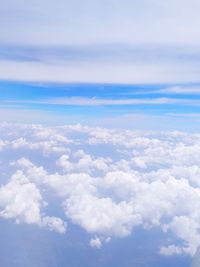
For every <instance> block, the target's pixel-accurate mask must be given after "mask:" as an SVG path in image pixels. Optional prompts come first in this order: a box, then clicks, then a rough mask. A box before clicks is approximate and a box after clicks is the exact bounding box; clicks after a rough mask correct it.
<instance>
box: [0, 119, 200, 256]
mask: <svg viewBox="0 0 200 267" xmlns="http://www.w3.org/2000/svg"><path fill="white" fill-rule="evenodd" d="M13 129H15V131H14V130H13ZM0 139H1V140H2V143H3V144H4V145H3V146H2V147H1V151H0V153H1V156H2V159H3V160H2V163H3V165H4V166H6V168H7V169H6V170H7V171H6V172H5V171H4V173H2V178H3V180H4V181H5V183H3V184H2V185H1V188H0V217H1V218H2V219H14V220H15V221H16V222H17V223H27V224H37V225H39V227H46V228H48V229H49V230H51V231H57V232H58V233H64V232H65V231H66V228H67V222H68V223H69V225H70V224H71V223H73V224H76V225H79V226H80V227H82V228H83V229H85V230H86V231H87V232H88V233H90V234H92V235H94V236H95V237H94V238H92V239H91V240H90V246H92V247H96V248H100V247H101V246H102V244H103V243H107V242H109V241H110V238H111V237H119V238H122V237H126V236H128V235H130V234H132V233H133V231H137V228H138V227H140V228H141V227H142V228H143V229H144V230H146V231H148V230H149V229H152V228H159V229H160V230H161V231H163V234H164V235H166V236H167V235H170V236H172V237H173V240H172V238H171V243H167V241H166V242H165V243H163V246H161V247H160V251H159V253H161V254H164V255H172V254H182V253H188V254H191V255H193V254H194V253H195V252H196V250H197V248H198V247H199V245H200V241H199V240H200V231H199V229H200V223H199V218H200V212H199V202H200V182H199V175H200V154H199V151H200V135H199V134H188V133H183V132H152V131H151V132H147V131H146V132H141V131H127V130H114V129H105V128H104V129H103V128H98V127H86V126H81V125H65V126H59V127H47V126H42V125H21V124H18V125H17V124H16V125H13V124H2V125H1V131H0ZM16 140H18V141H16ZM24 140H26V141H24ZM49 140H50V141H52V140H53V146H50V149H48V154H46V153H44V149H43V148H44V144H46V142H48V141H49ZM13 144H15V145H13ZM16 144H17V145H16ZM21 144H23V145H21ZM24 144H25V145H24ZM27 144H29V145H27ZM30 144H31V146H30ZM38 144H40V146H39V147H38ZM55 147H59V148H62V149H59V151H57V150H56V151H55V149H54V148H55ZM4 155H5V157H4ZM8 155H9V156H8ZM48 193H50V194H51V195H52V194H53V196H54V198H56V200H57V201H58V202H59V204H60V208H61V209H62V212H63V217H62V218H61V217H60V218H59V217H57V216H54V214H52V212H51V214H49V213H48V212H47V210H48V209H47V207H49V208H51V201H52V200H51V199H50V198H48V197H47V196H48V195H49V194H48ZM68 227H69V226H68Z"/></svg>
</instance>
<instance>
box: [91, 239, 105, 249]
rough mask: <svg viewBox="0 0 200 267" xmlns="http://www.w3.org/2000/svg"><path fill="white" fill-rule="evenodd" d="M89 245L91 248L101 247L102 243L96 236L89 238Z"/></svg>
mask: <svg viewBox="0 0 200 267" xmlns="http://www.w3.org/2000/svg"><path fill="white" fill-rule="evenodd" d="M90 246H91V247H92V248H101V246H102V244H101V240H100V239H99V238H98V237H96V238H92V239H91V240H90Z"/></svg>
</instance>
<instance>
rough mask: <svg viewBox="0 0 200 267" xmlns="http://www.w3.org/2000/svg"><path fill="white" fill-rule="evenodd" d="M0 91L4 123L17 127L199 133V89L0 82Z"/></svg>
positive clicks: (191, 85)
mask: <svg viewBox="0 0 200 267" xmlns="http://www.w3.org/2000/svg"><path fill="white" fill-rule="evenodd" d="M0 88H1V92H0V99H1V111H0V113H1V114H2V115H1V117H2V119H3V120H5V115H3V114H6V112H7V120H8V121H14V122H17V121H18V120H20V121H21V122H36V123H45V122H48V123H50V124H62V123H83V124H93V125H101V126H107V127H108V126H109V127H112V126H113V127H122V128H132V129H134V128H136V129H150V130H165V129H168V130H185V131H198V130H199V126H198V122H199V119H200V94H199V90H200V85H199V84H198V83H197V84H195V83H193V84H191V83H189V84H150V85H149V84H144V85H141V84H138V85H137V84H135V85H124V84H102V83H99V84H90V83H86V84H84V83H71V84H69V83H67V84H66V83H64V84H63V83H45V82H40V83H39V82H32V83H31V82H29V83H28V82H19V81H18V82H14V81H1V82H0ZM52 116H53V117H54V119H51V118H52ZM151 122H152V123H151Z"/></svg>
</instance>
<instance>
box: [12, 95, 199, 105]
mask: <svg viewBox="0 0 200 267" xmlns="http://www.w3.org/2000/svg"><path fill="white" fill-rule="evenodd" d="M7 103H10V104H11V103H15V104H17V103H21V104H47V105H69V106H115V105H116V106H117V105H164V104H167V105H173V104H176V105H191V106H199V105H200V100H193V99H181V98H167V97H162V98H146V99H145V98H142V99H139V98H134V99H130V98H129V99H107V98H95V97H93V98H89V97H88V98H87V97H63V98H51V99H39V100H36V101H32V100H24V101H20V100H16V101H8V102H7Z"/></svg>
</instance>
